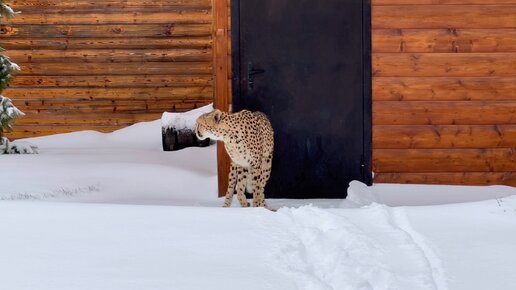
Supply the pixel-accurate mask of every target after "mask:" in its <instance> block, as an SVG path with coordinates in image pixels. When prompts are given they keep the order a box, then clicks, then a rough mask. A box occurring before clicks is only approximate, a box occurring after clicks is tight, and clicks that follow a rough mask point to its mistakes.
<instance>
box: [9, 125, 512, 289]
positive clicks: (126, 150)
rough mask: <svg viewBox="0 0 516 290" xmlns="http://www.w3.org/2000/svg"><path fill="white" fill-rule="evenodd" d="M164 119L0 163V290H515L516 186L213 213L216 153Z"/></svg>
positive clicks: (407, 189)
mask: <svg viewBox="0 0 516 290" xmlns="http://www.w3.org/2000/svg"><path fill="white" fill-rule="evenodd" d="M161 125H162V123H161V120H157V121H154V122H146V123H140V124H136V125H134V126H131V127H128V128H125V129H122V130H119V131H116V132H113V133H110V134H103V133H98V132H93V131H83V132H76V133H70V134H62V135H54V136H48V137H41V138H30V139H26V140H23V142H30V143H32V144H35V145H37V146H38V147H39V153H40V154H39V155H1V156H0V158H1V162H2V165H4V166H5V168H8V169H9V170H5V172H3V173H2V175H0V184H1V187H0V277H1V279H0V289H16V290H25V289H27V290H28V289H31V290H32V289H38V290H61V289H63V290H65V289H66V290H68V289H100V290H102V289H106V290H118V289H123V290H126V289H129V290H130V289H158V290H160V289H184V290H190V289H225V290H232V289H251V290H252V289H281V290H290V289H292V290H293V289H307V290H319V289H321V290H328V289H335V290H347V289H350V290H351V289H353V290H355V289H396V290H405V289H406V290H414V289H418V290H419V289H422V290H425V289H432V290H434V289H438V290H456V289H457V290H462V289H464V290H477V289H478V290H485V289H507V290H509V289H511V290H512V289H515V288H516V275H514V268H515V266H516V246H515V245H516V231H515V229H516V197H515V195H516V189H515V188H513V187H508V186H486V187H468V186H429V185H392V184H391V185H387V184H378V185H373V186H366V185H365V184H362V183H360V182H358V181H353V182H352V183H351V184H350V186H349V188H348V198H347V199H346V200H324V199H319V200H288V199H274V200H269V204H270V205H271V206H272V207H274V208H278V211H277V212H272V211H269V210H266V209H261V208H258V209H257V208H249V209H242V208H239V207H238V203H235V204H234V207H233V208H229V209H227V208H221V205H222V200H221V199H219V198H217V197H216V188H217V175H216V148H215V146H210V147H206V148H198V147H195V148H187V149H184V150H181V151H174V152H163V151H162V150H161Z"/></svg>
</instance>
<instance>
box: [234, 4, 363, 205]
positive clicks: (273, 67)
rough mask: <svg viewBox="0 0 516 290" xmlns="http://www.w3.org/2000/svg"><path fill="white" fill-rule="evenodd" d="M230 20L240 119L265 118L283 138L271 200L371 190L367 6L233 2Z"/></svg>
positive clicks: (269, 190) (277, 149)
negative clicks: (256, 114)
mask: <svg viewBox="0 0 516 290" xmlns="http://www.w3.org/2000/svg"><path fill="white" fill-rule="evenodd" d="M364 1H366V0H364ZM232 19H233V21H232V28H233V35H232V36H233V44H232V46H233V70H234V83H233V88H234V96H233V110H234V111H239V110H241V109H249V110H259V111H262V112H264V113H265V114H267V116H269V118H270V119H271V122H272V126H273V127H274V131H275V138H274V139H275V152H274V153H275V154H274V160H273V169H272V176H271V179H270V180H269V184H268V186H267V188H266V193H267V196H268V197H288V198H337V197H341V198H342V197H345V196H346V189H347V187H348V184H349V182H350V181H351V180H361V181H364V182H366V183H370V182H371V173H370V166H369V163H370V143H371V141H370V139H371V121H370V114H371V105H370V102H371V100H370V41H369V39H370V24H369V21H370V10H369V4H367V3H363V2H362V0H347V1H343V0H319V1H314V0H309V1H308V0H240V1H238V0H233V4H232Z"/></svg>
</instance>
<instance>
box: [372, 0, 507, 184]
mask: <svg viewBox="0 0 516 290" xmlns="http://www.w3.org/2000/svg"><path fill="white" fill-rule="evenodd" d="M372 5H373V7H372V17H373V19H372V26H373V31H372V49H373V56H372V62H373V75H374V78H373V124H374V126H373V148H374V149H373V168H374V171H375V179H374V181H375V182H398V183H432V184H475V185H487V184H508V185H515V184H516V174H515V173H514V172H515V168H516V160H515V157H514V148H516V105H515V101H516V69H515V67H516V17H515V15H516V1H514V0H486V1H480V0H415V1H408V0H373V1H372Z"/></svg>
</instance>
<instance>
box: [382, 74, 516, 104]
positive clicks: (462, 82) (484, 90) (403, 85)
mask: <svg viewBox="0 0 516 290" xmlns="http://www.w3.org/2000/svg"><path fill="white" fill-rule="evenodd" d="M373 100H374V101H489V100H491V101H516V77H425V78H421V77H377V78H373Z"/></svg>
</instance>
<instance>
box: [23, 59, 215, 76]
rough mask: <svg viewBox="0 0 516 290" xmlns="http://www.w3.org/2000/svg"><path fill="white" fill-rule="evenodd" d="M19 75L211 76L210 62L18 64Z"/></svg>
mask: <svg viewBox="0 0 516 290" xmlns="http://www.w3.org/2000/svg"><path fill="white" fill-rule="evenodd" d="M20 65H21V68H22V71H21V72H20V73H19V75H22V76H24V75H32V76H60V75H63V76H81V75H105V74H111V75H128V74H141V75H164V74H170V75H200V74H201V75H211V74H212V69H213V68H212V63H211V62H186V63H185V62H177V63H176V62H149V63H145V64H142V63H73V64H63V63H27V64H23V63H22V64H20Z"/></svg>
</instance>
